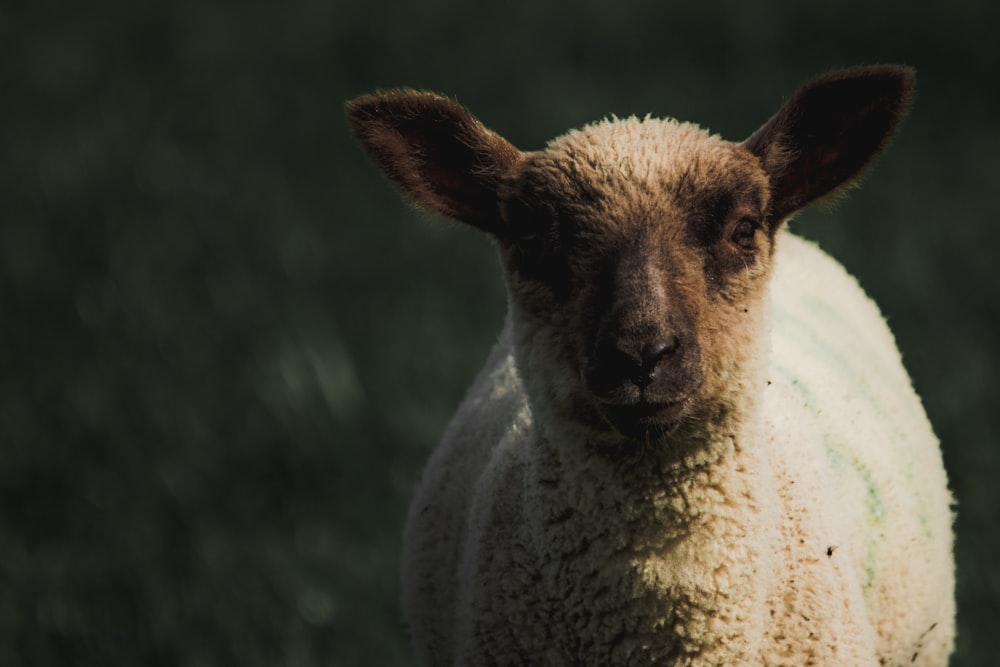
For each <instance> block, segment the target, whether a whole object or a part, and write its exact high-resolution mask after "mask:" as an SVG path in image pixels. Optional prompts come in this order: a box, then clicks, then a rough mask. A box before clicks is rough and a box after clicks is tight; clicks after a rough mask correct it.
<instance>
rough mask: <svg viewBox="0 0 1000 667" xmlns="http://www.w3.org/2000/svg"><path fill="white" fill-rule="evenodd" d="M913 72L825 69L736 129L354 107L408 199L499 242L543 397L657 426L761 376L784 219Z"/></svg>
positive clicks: (429, 98)
mask: <svg viewBox="0 0 1000 667" xmlns="http://www.w3.org/2000/svg"><path fill="white" fill-rule="evenodd" d="M913 82H914V77H913V73H912V71H911V70H909V69H908V68H904V67H897V66H879V67H865V68H856V69H849V70H842V71H837V72H833V73H831V74H828V75H826V76H823V77H821V78H819V79H817V80H815V81H813V82H811V83H809V84H807V85H806V86H804V87H803V88H802V89H801V90H799V92H797V93H796V94H795V95H794V96H793V97H792V98H791V99H790V100H789V101H788V102H787V103H786V104H785V105H784V106H782V107H781V108H780V109H779V111H778V112H777V113H776V114H775V115H774V116H773V117H772V118H771V119H770V120H769V121H767V122H766V123H765V124H764V125H763V126H762V127H761V128H760V129H759V130H758V131H757V132H755V133H754V134H753V135H751V136H750V138H748V139H747V140H746V141H744V142H742V143H734V142H729V141H725V140H722V139H720V138H719V137H717V136H712V135H710V134H709V133H707V132H705V131H703V130H701V129H699V128H698V127H697V126H695V125H691V124H688V123H679V122H677V121H673V120H658V119H650V118H646V119H643V120H640V119H636V118H630V119H625V120H619V119H613V120H605V121H602V122H600V123H596V124H594V125H590V126H587V127H585V128H583V129H581V130H576V131H573V132H570V133H568V134H566V135H564V136H562V137H560V138H558V139H555V140H554V141H552V142H550V143H549V145H548V146H547V147H546V148H545V149H543V150H540V151H534V152H522V151H521V150H519V149H517V148H515V147H514V146H513V145H512V144H511V143H509V142H508V141H507V140H505V139H503V138H502V137H500V136H499V135H497V134H496V133H494V132H492V131H491V130H489V129H487V128H486V127H484V126H483V125H482V124H481V123H480V122H479V121H478V120H476V119H475V118H474V117H473V116H472V115H471V114H470V113H469V112H468V111H467V110H466V109H464V108H463V107H461V106H460V105H458V104H457V103H455V102H453V101H451V100H449V99H447V98H445V97H442V96H439V95H435V94H431V93H423V92H416V91H410V90H394V91H389V92H384V93H377V94H374V95H366V96H362V97H359V98H357V99H355V100H352V101H351V102H349V103H348V105H347V112H348V117H349V119H350V121H351V123H352V125H353V127H354V129H355V132H356V134H357V136H358V138H359V139H360V140H361V142H362V144H363V145H364V146H365V147H366V148H367V149H368V151H369V152H370V154H371V155H372V157H373V158H374V160H375V162H376V163H377V164H378V166H379V167H381V169H382V170H383V171H384V172H385V173H386V174H387V175H388V176H389V177H390V178H391V179H392V180H393V181H394V182H395V183H396V185H397V186H399V188H400V189H401V190H402V191H403V193H404V194H406V195H407V196H408V197H409V198H410V199H411V200H412V201H413V202H415V203H416V204H417V205H419V206H420V207H422V208H424V209H427V210H430V211H434V212H438V213H442V214H444V215H446V216H450V217H453V218H456V219H458V220H461V221H464V222H466V223H468V224H471V225H473V226H475V227H477V228H479V229H481V230H483V231H484V232H486V233H488V234H489V235H491V236H492V237H493V238H494V239H495V240H496V242H497V243H498V245H499V248H500V251H501V256H502V258H503V263H504V268H505V273H506V278H507V282H508V286H509V290H510V296H511V308H512V310H513V313H514V318H513V322H514V327H515V330H514V335H515V354H516V358H517V363H518V366H519V368H520V370H521V373H522V376H523V379H524V382H525V386H526V388H527V391H528V394H529V400H530V401H531V403H532V407H533V409H534V410H536V411H538V412H539V413H541V414H542V415H550V416H553V417H555V418H557V419H559V420H561V422H562V423H571V424H574V425H582V426H584V427H586V428H587V429H589V430H591V431H593V432H595V433H599V434H603V435H604V436H606V437H607V438H610V439H611V440H615V441H621V440H623V439H624V440H628V441H631V442H635V441H644V442H649V441H652V440H658V439H660V438H664V437H669V436H670V434H672V433H673V432H674V431H676V430H677V428H678V427H679V426H681V425H691V424H699V423H707V422H711V421H712V420H713V419H717V418H718V417H719V416H721V415H724V414H729V413H734V412H739V411H740V410H741V409H745V408H746V407H747V405H748V403H747V401H748V400H750V402H751V403H752V397H753V396H754V395H756V394H759V393H760V389H759V387H758V388H757V389H756V390H754V387H753V386H751V385H753V383H756V382H759V381H760V377H759V373H760V372H761V369H762V368H763V367H764V363H763V358H762V357H763V356H764V355H766V322H765V313H766V302H767V299H766V293H767V284H768V277H769V275H770V269H771V259H772V253H773V248H774V240H775V233H776V231H777V230H778V229H779V227H780V226H781V225H782V223H783V222H784V221H785V220H787V219H788V217H789V216H791V215H792V214H794V213H795V212H796V211H798V210H800V209H802V208H803V207H805V206H807V205H809V204H811V203H813V202H815V201H817V200H819V199H821V198H823V197H827V196H830V195H835V194H836V193H838V192H842V191H843V190H844V189H845V188H847V187H848V186H850V185H851V184H852V183H854V182H856V181H857V179H858V178H859V176H860V175H861V174H862V173H863V172H864V170H865V169H866V167H867V166H868V165H869V163H870V162H871V160H872V158H873V157H874V156H876V155H877V154H878V153H879V152H880V151H881V150H882V149H883V148H884V147H885V145H886V143H887V141H888V139H889V137H890V136H891V135H892V133H893V131H894V129H895V127H896V125H897V124H898V123H899V121H900V120H901V119H902V117H903V116H904V115H905V113H906V110H907V108H908V105H909V99H910V96H911V92H912V89H913ZM748 397H751V398H749V399H748Z"/></svg>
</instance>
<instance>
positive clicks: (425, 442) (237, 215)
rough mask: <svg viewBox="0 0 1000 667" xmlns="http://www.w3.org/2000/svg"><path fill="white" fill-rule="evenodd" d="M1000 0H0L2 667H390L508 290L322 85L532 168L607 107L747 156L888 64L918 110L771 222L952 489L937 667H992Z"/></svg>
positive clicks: (478, 243)
mask: <svg viewBox="0 0 1000 667" xmlns="http://www.w3.org/2000/svg"><path fill="white" fill-rule="evenodd" d="M998 7H1000V5H996V4H995V3H994V4H989V3H985V2H978V1H972V0H952V1H951V2H948V3H944V4H942V3H931V2H919V3H904V2H885V3H870V2H867V1H864V2H862V1H860V0H858V1H850V2H823V3H800V2H774V1H772V2H760V3H746V2H742V1H740V0H732V1H730V2H721V3H712V2H709V3H701V2H697V3H668V2H633V1H624V2H617V3H612V2H608V1H607V0H605V1H604V2H597V1H595V0H578V1H577V2H574V3H556V2H552V1H541V0H538V1H535V2H525V3H517V4H510V3H480V2H474V1H470V0H465V1H458V0H425V1H424V2H421V3H412V4H402V3H398V2H397V3H393V2H386V1H384V0H368V1H366V2H345V1H340V2H319V1H318V0H289V1H288V2H284V3H273V4H268V3H263V2H253V1H252V2H240V3H236V2H233V3H223V2H214V1H206V0H173V1H172V2H169V3H166V2H164V3H156V2H149V3H134V2H125V1H124V0H120V1H118V2H98V3H65V2H63V3H55V2H47V1H44V0H43V1H37V2H33V3H26V2H8V3H4V4H3V5H0V665H10V666H17V665H32V666H36V665H60V666H63V665H227V664H235V665H403V664H407V662H408V660H407V657H406V656H407V648H406V639H405V634H404V629H403V627H402V625H401V622H400V614H399V612H398V605H397V593H398V584H397V563H398V553H399V547H400V530H401V526H402V521H403V517H404V512H405V507H406V504H407V502H408V499H409V495H410V493H411V490H412V488H413V484H414V481H415V479H416V476H417V474H418V471H419V469H420V467H421V465H422V463H423V461H424V460H425V458H426V456H427V454H428V452H429V451H430V449H431V447H433V445H434V443H435V441H436V439H437V437H438V435H439V433H440V431H441V429H442V428H443V426H444V424H445V421H446V420H447V418H448V415H449V414H450V412H451V411H452V410H453V409H454V407H455V405H456V404H457V402H458V401H459V399H460V397H461V395H462V392H463V390H464V388H465V386H466V385H467V383H468V382H469V381H470V379H471V377H472V375H473V373H474V372H475V370H476V369H477V367H478V365H479V364H480V363H481V362H482V360H483V358H484V357H485V354H486V352H487V350H488V348H489V347H490V345H491V344H492V342H493V340H494V338H495V336H496V333H497V331H498V330H499V326H500V323H501V319H502V314H503V310H504V291H503V286H502V282H501V279H500V275H499V270H498V267H497V262H496V261H495V259H494V256H493V251H492V249H491V248H490V246H489V244H488V242H487V241H486V240H485V239H483V238H480V237H479V236H478V235H477V234H475V233H474V232H472V231H471V230H466V229H464V228H461V227H459V226H458V225H451V224H447V223H442V222H440V221H429V220H427V219H422V218H421V216H419V215H416V214H415V213H413V212H412V211H411V210H409V209H408V208H407V207H406V206H405V205H404V204H403V203H402V202H401V200H400V199H399V198H398V197H397V196H396V195H395V194H394V193H393V192H392V191H391V190H390V188H389V186H388V185H387V184H386V183H385V182H383V181H382V180H381V178H380V177H379V175H378V174H377V172H376V170H375V169H374V167H372V166H371V165H370V164H369V163H368V162H367V160H366V158H365V156H364V155H363V154H362V152H361V150H360V149H359V148H358V147H357V145H356V144H355V143H354V142H353V141H352V139H351V138H350V136H349V134H348V129H347V126H346V123H345V121H344V118H343V113H342V105H343V102H344V100H345V99H346V98H348V97H350V96H353V95H356V94H360V93H362V92H366V91H369V90H371V89H373V88H376V87H386V86H392V85H409V86H415V87H422V88H430V89H435V90H439V91H442V92H446V93H449V94H452V95H455V96H456V97H457V98H458V99H459V100H460V101H462V102H463V103H465V104H467V105H468V106H470V107H471V108H472V109H473V110H474V111H475V112H476V113H477V114H478V115H479V116H480V117H481V118H482V119H483V120H484V121H485V122H486V123H487V124H488V125H490V126H491V127H494V128H495V129H497V130H498V131H500V132H501V133H503V134H504V135H506V136H507V137H508V138H510V139H511V140H512V141H513V142H514V143H516V144H517V145H519V146H521V147H522V148H526V149H531V148H537V147H540V146H541V145H542V144H543V143H544V141H546V140H547V139H549V138H551V137H553V136H555V135H557V134H559V133H561V132H563V131H564V130H566V129H568V128H570V127H574V126H579V125H581V124H583V123H585V122H588V121H592V120H595V119H598V118H600V117H602V116H604V115H605V114H608V113H616V114H618V115H629V114H632V113H635V114H645V113H647V112H651V113H654V114H657V115H673V116H677V117H680V118H682V119H688V120H696V121H698V122H700V123H701V124H703V125H704V126H707V127H709V128H711V129H713V130H714V131H718V132H721V133H722V134H723V135H724V136H727V137H729V138H732V139H741V138H743V137H744V136H746V135H747V134H749V133H750V132H751V131H752V130H753V129H754V128H756V127H757V126H758V125H759V124H760V123H762V122H763V121H764V120H765V119H766V118H767V117H768V116H769V114H770V113H771V112H772V111H773V110H774V109H775V108H776V107H777V106H778V104H779V103H780V101H781V100H782V99H783V97H785V96H787V95H789V94H790V93H791V92H792V91H793V90H794V88H795V86H796V85H797V84H799V83H801V82H803V81H804V80H806V79H808V78H809V77H811V76H813V75H815V74H817V73H820V72H822V71H824V70H826V69H829V68H831V67H834V66H842V65H850V64H859V63H875V62H905V63H910V64H912V65H914V66H916V67H917V69H918V71H919V76H920V84H919V86H920V87H919V93H918V98H917V102H916V107H915V109H914V111H913V113H912V114H911V116H910V118H909V120H908V121H907V123H906V124H905V126H904V127H903V130H902V133H901V134H900V136H899V137H898V140H897V141H896V143H895V145H894V146H893V148H892V149H891V151H890V152H889V153H888V154H887V156H886V157H885V158H884V159H883V160H881V161H880V163H879V164H878V167H877V169H876V170H875V172H874V173H873V174H872V175H871V177H870V178H869V179H868V180H867V183H866V184H865V187H864V188H863V189H861V190H859V191H857V192H855V193H854V194H853V195H852V196H851V197H850V199H849V200H847V201H846V202H844V203H842V204H841V205H840V206H839V207H838V208H837V209H835V210H834V211H833V212H829V211H819V212H813V213H809V214H806V215H803V216H801V217H800V218H799V219H798V220H797V221H796V223H795V225H794V226H795V228H796V229H798V231H799V232H800V233H802V234H804V235H806V236H810V237H813V238H816V239H819V240H820V241H821V242H822V244H823V245H824V247H826V248H827V249H828V250H829V251H830V252H832V254H834V255H835V256H837V257H838V258H840V259H841V260H842V261H843V262H844V263H845V264H846V265H847V266H848V268H849V269H851V270H852V271H853V272H854V273H856V274H857V275H858V276H859V277H860V279H861V282H862V284H863V285H864V286H865V287H866V288H867V289H868V290H869V291H870V292H871V294H872V295H873V296H874V297H875V298H876V299H877V300H878V301H879V302H880V303H881V305H882V306H883V308H884V310H885V312H886V313H887V315H888V317H889V320H890V322H891V323H892V325H893V327H894V329H895V331H896V333H897V336H898V340H899V343H900V346H901V348H902V350H903V355H904V359H905V361H906V362H907V365H908V367H909V368H910V370H911V372H912V373H913V376H914V380H915V383H916V385H917V388H918V390H919V391H920V393H921V394H922V395H923V396H924V399H925V402H926V406H927V409H928V412H929V413H930V416H931V419H932V421H933V422H934V424H935V425H936V428H937V431H938V433H939V435H940V436H941V439H942V441H943V448H944V454H945V460H946V463H947V466H948V469H949V472H950V475H951V479H952V481H953V486H954V489H955V492H956V495H957V497H958V501H959V515H958V516H959V519H958V524H957V531H958V546H957V558H958V573H959V589H958V595H959V605H960V607H959V608H960V613H959V632H960V634H959V640H958V651H957V654H956V658H955V660H954V661H953V664H955V665H992V664H995V663H994V662H993V659H992V655H993V654H994V649H993V647H994V646H995V645H996V642H997V637H996V627H997V626H998V623H1000V533H998V531H997V530H996V528H995V522H996V517H997V516H998V515H1000V484H998V483H997V479H998V477H1000V448H998V446H997V440H998V438H997V430H996V426H995V423H996V422H995V420H996V418H997V408H998V407H1000V406H998V404H997V403H998V401H997V397H998V389H1000V387H998V383H1000V356H998V354H997V351H996V347H997V345H998V333H1000V279H998V277H997V275H998V274H997V265H998V260H997V257H998V249H1000V230H998V218H1000V215H998V214H1000V210H998V209H1000V206H998V204H997V202H998V201H1000V195H998V189H997V178H998V176H1000V124H998V120H997V119H998V117H1000V92H998V87H997V84H996V83H995V78H996V72H997V71H998V68H1000V62H998V61H1000V58H998V55H1000V47H998V46H997V42H996V35H995V33H996V29H997V28H998V27H1000V11H998ZM832 502H835V500H834V501H832Z"/></svg>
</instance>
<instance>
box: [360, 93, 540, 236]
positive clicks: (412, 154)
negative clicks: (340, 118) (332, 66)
mask: <svg viewBox="0 0 1000 667" xmlns="http://www.w3.org/2000/svg"><path fill="white" fill-rule="evenodd" d="M347 117H348V119H349V120H350V122H351V125H352V126H353V128H354V133H355V135H356V136H357V138H358V139H359V140H360V141H361V143H362V144H363V145H364V147H365V148H366V149H367V150H368V153H369V154H370V155H371V157H372V158H373V159H374V161H375V163H376V164H377V165H378V166H379V168H381V169H382V171H383V172H385V174H386V175H387V176H388V177H389V178H390V179H392V180H393V182H395V184H396V185H397V186H398V187H399V188H400V189H401V190H402V191H403V193H404V194H406V195H407V197H409V198H410V199H411V200H412V201H413V202H414V203H416V204H417V205H418V206H420V207H422V208H424V209H427V210H429V211H434V212H437V213H442V214H444V215H447V216H449V217H452V218H455V219H457V220H461V221H463V222H467V223H469V224H471V225H473V226H475V227H478V228H480V229H482V230H483V231H486V232H490V233H492V234H499V232H500V228H501V225H502V221H501V218H500V212H499V206H498V200H497V188H498V186H499V184H500V180H501V178H502V176H503V175H504V174H506V173H507V172H509V171H510V170H511V169H512V168H513V167H514V165H515V164H517V163H518V162H519V161H520V159H521V157H522V153H521V151H519V150H518V149H517V148H515V147H514V146H513V145H511V144H510V143H509V142H508V141H507V140H506V139H504V138H503V137H501V136H500V135H498V134H496V133H495V132H492V131H491V130H489V129H487V128H486V127H485V126H483V124H482V123H480V122H479V121H478V120H477V119H476V118H475V117H474V116H473V115H472V114H471V113H469V112H468V111H467V110H466V109H465V108H464V107H462V106H461V105H459V104H458V103H456V102H453V101H452V100H449V99H448V98H446V97H443V96H441V95H435V94H433V93H425V92H418V91H414V90H391V91H387V92H381V93H375V94H372V95H362V96H361V97H358V98H356V99H353V100H351V101H349V102H348V103H347Z"/></svg>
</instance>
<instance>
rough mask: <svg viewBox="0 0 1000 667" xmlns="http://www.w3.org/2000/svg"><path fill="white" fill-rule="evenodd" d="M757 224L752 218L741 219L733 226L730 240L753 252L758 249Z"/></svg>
mask: <svg viewBox="0 0 1000 667" xmlns="http://www.w3.org/2000/svg"><path fill="white" fill-rule="evenodd" d="M757 226H758V225H757V222H756V221H755V220H753V219H751V218H741V219H740V221H739V222H737V223H736V224H735V225H734V226H733V231H732V232H731V233H730V234H729V240H730V241H732V242H733V243H735V244H736V245H738V246H739V247H741V248H743V249H744V250H753V249H754V247H756V244H755V243H754V237H755V236H756V234H757Z"/></svg>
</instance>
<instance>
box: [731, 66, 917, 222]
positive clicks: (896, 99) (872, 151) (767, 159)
mask: <svg viewBox="0 0 1000 667" xmlns="http://www.w3.org/2000/svg"><path fill="white" fill-rule="evenodd" d="M915 80H916V79H915V75H914V72H913V70H912V69H911V68H909V67H905V66H899V65H883V66H873V67H858V68H853V69H846V70H839V71H835V72H831V73H830V74H827V75H825V76H822V77H820V78H818V79H816V80H815V81H812V82H810V83H808V84H806V85H805V86H803V87H802V88H801V89H800V90H799V91H798V92H797V93H795V95H794V96H793V97H792V99H790V100H789V101H788V102H787V103H785V105H784V106H783V107H781V109H779V110H778V113H776V114H775V115H774V116H773V117H772V118H771V119H770V120H769V121H767V122H766V123H765V124H764V126H763V127H761V128H760V129H759V130H757V131H756V132H754V133H753V135H751V136H750V138H748V139H747V140H746V141H745V142H744V143H743V145H744V146H745V147H746V148H747V149H749V150H750V152H751V153H753V154H755V155H756V156H757V157H758V158H759V159H760V161H761V164H762V165H763V166H764V171H765V172H767V175H768V178H769V179H770V182H771V219H772V220H774V221H775V222H780V221H782V220H784V219H785V218H787V217H788V216H789V215H791V214H792V213H795V212H796V211H798V210H799V209H801V208H803V207H805V206H807V205H809V204H811V203H812V202H814V201H816V200H817V199H820V198H822V197H824V196H827V195H831V194H835V193H837V192H839V191H842V190H844V189H845V188H846V187H849V186H850V185H851V184H852V183H854V182H856V181H857V179H858V178H859V177H860V176H861V175H862V174H863V173H864V171H865V170H866V169H867V167H868V166H869V165H870V164H871V161H872V159H873V158H874V157H875V156H877V155H878V154H879V153H881V152H882V150H883V149H884V148H885V147H886V145H888V143H889V139H890V138H891V137H892V134H893V131H894V130H895V129H896V126H897V125H898V124H899V122H900V121H901V120H902V119H903V117H904V116H906V112H907V110H908V109H909V106H910V99H911V97H912V95H913V87H914V83H915Z"/></svg>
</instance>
